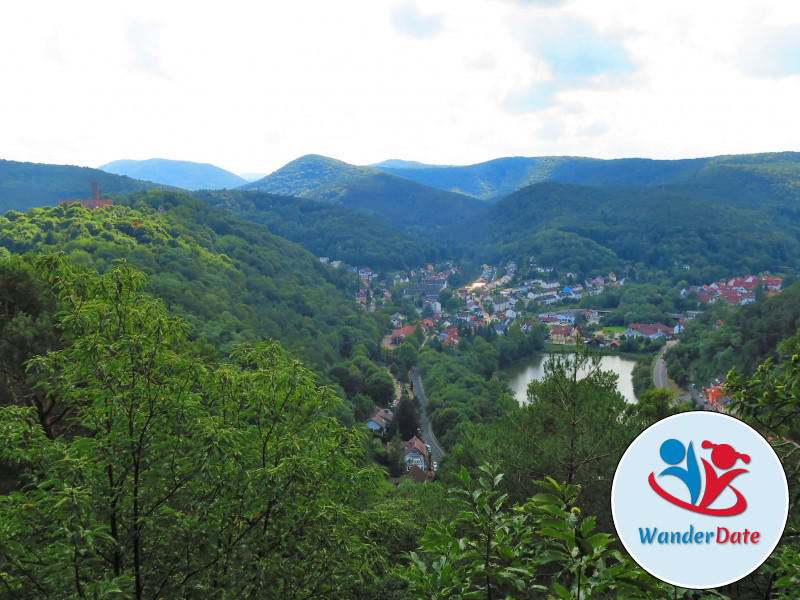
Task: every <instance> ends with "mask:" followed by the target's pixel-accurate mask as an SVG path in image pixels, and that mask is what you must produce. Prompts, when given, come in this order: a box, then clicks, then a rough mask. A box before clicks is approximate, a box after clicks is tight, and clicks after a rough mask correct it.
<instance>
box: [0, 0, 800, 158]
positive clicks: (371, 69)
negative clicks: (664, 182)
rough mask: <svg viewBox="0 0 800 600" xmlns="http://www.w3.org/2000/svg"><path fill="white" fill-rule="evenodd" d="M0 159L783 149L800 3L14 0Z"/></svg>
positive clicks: (790, 142)
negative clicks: (20, 0)
mask: <svg viewBox="0 0 800 600" xmlns="http://www.w3.org/2000/svg"><path fill="white" fill-rule="evenodd" d="M11 6H13V8H12V7H10V6H6V7H5V8H4V10H3V16H2V19H1V20H0V57H1V58H0V81H2V83H3V85H2V92H0V158H3V159H8V160H21V161H33V162H44V163H56V164H76V165H82V166H91V167H97V166H99V165H101V164H104V163H106V162H110V161H112V160H117V159H122V158H131V159H145V158H155V157H159V158H171V159H177V160H191V161H196V162H207V163H213V164H215V165H217V166H220V167H223V168H225V169H228V170H230V171H233V172H235V173H243V172H263V173H269V172H271V171H273V170H275V169H277V168H279V167H280V166H282V165H283V164H285V163H287V162H289V161H291V160H293V159H295V158H297V157H299V156H301V155H303V154H309V153H317V154H324V155H326V156H330V157H334V158H338V159H341V160H344V161H346V162H349V163H353V164H368V163H374V162H378V161H382V160H385V159H389V158H402V159H406V160H418V161H422V162H427V163H434V164H472V163H476V162H481V161H484V160H489V159H491V158H497V157H501V156H543V155H561V154H569V155H581V156H593V157H599V158H619V157H632V156H642V157H650V158H685V157H697V156H712V155H717V154H732V153H745V152H766V151H781V150H800V2H798V1H797V0H779V1H771V2H763V0H758V1H752V2H750V1H740V0H724V1H722V0H720V1H717V0H670V1H669V2H666V1H663V0H654V1H642V0H626V1H623V0H602V1H599V0H538V1H537V0H527V1H525V0H391V1H390V0H338V1H335V2H334V1H331V0H285V1H278V0H254V1H243V0H224V1H223V0H219V1H214V2H207V1H203V0H192V1H191V2H189V1H183V0H136V1H135V2H134V1H129V0H123V1H109V0H102V1H78V0H72V1H64V0H43V1H35V2H14V3H13V4H11Z"/></svg>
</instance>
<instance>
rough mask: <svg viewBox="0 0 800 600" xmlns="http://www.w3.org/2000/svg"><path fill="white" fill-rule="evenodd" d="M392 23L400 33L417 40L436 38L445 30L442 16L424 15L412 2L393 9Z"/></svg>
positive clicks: (408, 0) (409, 1) (406, 2)
mask: <svg viewBox="0 0 800 600" xmlns="http://www.w3.org/2000/svg"><path fill="white" fill-rule="evenodd" d="M391 23H392V27H394V28H395V30H397V31H398V32H400V33H402V34H404V35H409V36H411V37H414V38H417V39H429V38H433V37H436V36H437V35H439V34H440V33H441V32H442V30H443V29H444V23H443V21H442V16H441V15H438V14H423V13H422V11H421V10H420V9H419V7H418V6H417V5H416V3H415V2H413V1H412V0H407V1H405V2H403V3H402V4H400V5H398V6H395V7H394V8H393V9H392V16H391Z"/></svg>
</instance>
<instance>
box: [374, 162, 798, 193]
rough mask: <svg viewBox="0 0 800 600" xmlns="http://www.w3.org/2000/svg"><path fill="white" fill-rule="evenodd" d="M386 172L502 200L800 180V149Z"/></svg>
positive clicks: (396, 168) (394, 168)
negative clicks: (595, 190)
mask: <svg viewBox="0 0 800 600" xmlns="http://www.w3.org/2000/svg"><path fill="white" fill-rule="evenodd" d="M376 166H377V167H378V168H380V169H381V170H382V171H385V172H387V173H392V174H394V175H398V176H400V177H405V178H407V179H411V180H413V181H417V182H419V183H423V184H425V185H429V186H431V187H435V188H439V189H442V190H448V191H452V192H461V193H464V194H469V195H471V196H475V197H476V198H482V199H484V200H496V199H499V198H502V197H504V196H507V195H509V194H511V193H513V192H515V191H517V190H519V189H521V188H523V187H526V186H528V185H532V184H534V183H544V182H558V183H571V184H575V185H585V186H607V185H615V186H658V185H677V184H684V183H686V184H690V185H697V186H699V187H700V189H706V190H707V191H710V190H714V189H725V188H728V189H730V190H732V191H734V192H735V191H736V190H737V189H740V186H741V184H742V183H743V181H739V182H738V185H732V183H733V182H731V181H729V180H730V178H731V177H733V178H744V179H747V178H748V176H752V175H754V174H757V173H759V172H760V173H761V174H763V175H765V176H766V175H769V176H770V177H773V178H775V179H776V180H777V179H783V180H784V181H792V182H796V181H798V180H799V179H800V153H796V152H781V153H771V154H742V155H730V156H716V157H710V158H693V159H682V160H652V159H645V158H621V159H612V160H600V159H593V158H585V157H579V156H576V157H573V156H542V157H534V158H526V157H514V158H498V159H495V160H490V161H487V162H484V163H479V164H475V165H468V166H460V167H453V166H446V167H445V166H426V168H424V169H422V168H417V167H416V166H411V167H405V166H398V165H395V164H393V163H389V165H376Z"/></svg>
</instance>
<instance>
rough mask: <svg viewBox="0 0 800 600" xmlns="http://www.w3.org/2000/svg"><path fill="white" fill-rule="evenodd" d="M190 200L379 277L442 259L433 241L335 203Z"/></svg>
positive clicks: (267, 197) (233, 194) (223, 195)
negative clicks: (265, 228)
mask: <svg viewBox="0 0 800 600" xmlns="http://www.w3.org/2000/svg"><path fill="white" fill-rule="evenodd" d="M193 196H194V197H196V198H199V199H200V200H203V202H206V203H208V204H209V205H211V206H216V207H218V208H224V209H227V210H228V211H230V213H231V214H232V215H233V216H235V217H239V218H242V219H246V220H249V221H254V222H256V223H262V224H264V225H266V226H267V227H268V228H269V230H270V231H271V232H272V233H273V234H275V235H279V236H281V237H284V238H286V239H287V240H291V241H293V242H295V243H297V244H300V245H301V246H303V247H304V248H306V249H307V250H309V251H310V252H312V253H313V254H314V255H316V256H327V257H329V258H330V259H331V260H341V261H344V262H345V263H347V264H349V265H354V266H368V267H370V268H372V269H377V270H379V271H381V272H386V271H389V272H391V271H407V270H410V269H412V268H414V267H418V266H419V265H422V264H427V263H428V262H430V261H433V262H439V261H442V260H444V259H445V258H447V255H446V250H445V247H444V246H443V245H442V244H441V243H437V242H436V240H435V239H423V238H421V237H419V236H414V235H412V234H409V233H406V232H404V231H402V230H399V229H397V228H395V227H392V225H391V224H389V223H387V222H386V221H384V220H381V219H379V218H377V217H375V216H372V215H369V214H366V213H364V212H361V211H359V210H356V209H352V208H348V207H346V206H342V205H340V204H332V203H326V202H317V201H314V200H305V199H301V198H290V197H287V196H275V195H272V194H266V193H264V192H258V191H249V192H242V191H237V190H226V191H214V192H195V193H194V194H193Z"/></svg>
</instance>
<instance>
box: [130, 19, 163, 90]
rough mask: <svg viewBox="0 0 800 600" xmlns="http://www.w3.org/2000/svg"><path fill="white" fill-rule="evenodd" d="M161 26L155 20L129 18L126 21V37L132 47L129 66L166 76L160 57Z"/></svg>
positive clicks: (151, 73) (133, 68)
mask: <svg viewBox="0 0 800 600" xmlns="http://www.w3.org/2000/svg"><path fill="white" fill-rule="evenodd" d="M160 34H161V27H160V26H159V24H158V23H156V22H154V21H137V20H129V21H127V22H126V23H125V39H126V40H127V41H128V46H129V48H130V61H129V63H128V68H129V69H131V70H132V71H141V72H144V73H148V74H150V75H153V76H154V77H166V73H165V72H164V68H163V67H162V66H161V61H160V59H159V56H160V50H159V38H160Z"/></svg>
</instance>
